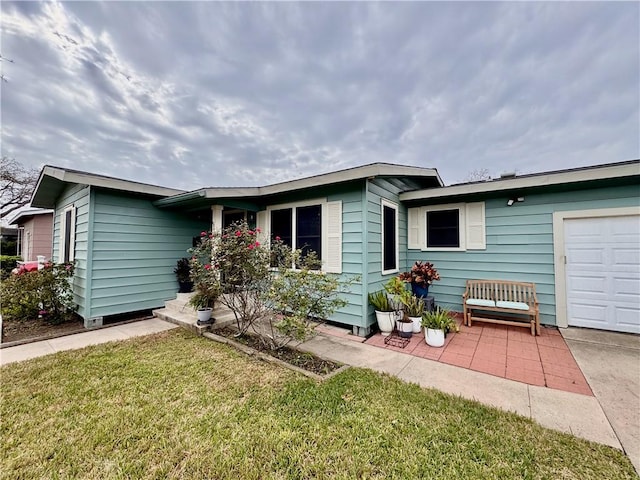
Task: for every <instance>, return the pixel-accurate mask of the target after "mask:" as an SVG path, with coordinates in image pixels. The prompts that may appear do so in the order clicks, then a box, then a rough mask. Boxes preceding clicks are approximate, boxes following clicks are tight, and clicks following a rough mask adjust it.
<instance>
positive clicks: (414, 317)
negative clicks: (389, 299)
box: [404, 295, 424, 333]
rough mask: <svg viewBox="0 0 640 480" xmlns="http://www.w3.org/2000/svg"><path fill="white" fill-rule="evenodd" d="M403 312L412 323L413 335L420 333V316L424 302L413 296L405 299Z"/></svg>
mask: <svg viewBox="0 0 640 480" xmlns="http://www.w3.org/2000/svg"><path fill="white" fill-rule="evenodd" d="M404 311H405V314H406V315H407V317H408V318H409V319H410V320H411V322H412V323H413V333H420V330H421V327H422V314H423V312H424V300H422V298H421V297H417V296H415V295H411V296H410V297H407V298H406V299H405V302H404Z"/></svg>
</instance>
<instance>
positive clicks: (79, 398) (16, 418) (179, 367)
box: [0, 330, 636, 479]
mask: <svg viewBox="0 0 640 480" xmlns="http://www.w3.org/2000/svg"><path fill="white" fill-rule="evenodd" d="M1 373H2V386H1V391H2V405H1V407H0V408H1V410H0V413H1V417H0V418H1V427H0V445H1V448H2V466H1V468H0V472H1V473H0V475H1V476H2V478H11V479H16V478H90V479H92V478H95V479H102V478H197V479H200V478H234V479H254V478H255V479H262V478H421V477H422V478H456V479H457V478H472V479H476V478H496V479H506V478H514V479H516V478H517V479H521V478H550V479H556V478H571V479H587V478H593V479H603V478H607V479H614V478H615V479H617V478H636V477H635V473H634V471H633V467H632V466H631V463H630V462H629V461H628V460H627V458H626V457H624V455H623V454H622V453H620V452H618V451H616V450H614V449H612V448H609V447H605V446H601V445H598V444H595V443H590V442H587V441H584V440H580V439H577V438H575V437H572V436H570V435H565V434H562V433H558V432H554V431H551V430H547V429H544V428H542V427H539V426H537V425H536V424H534V423H533V422H532V421H529V420H527V419H524V418H521V417H518V416H516V415H513V414H508V413H504V412H501V411H499V410H495V409H491V408H487V407H484V406H481V405H480V404H477V403H474V402H471V401H467V400H463V399H459V398H455V397H451V396H449V395H445V394H443V393H439V392H437V391H433V390H424V389H421V388H420V387H418V386H416V385H408V384H405V383H403V382H401V381H399V380H396V379H394V378H391V377H389V376H385V375H380V374H377V373H374V372H371V371H368V370H361V369H350V370H347V371H346V372H344V373H341V374H339V375H337V376H335V377H333V378H332V379H331V380H328V381H326V382H324V383H316V382H314V381H312V380H309V379H308V378H306V377H303V376H302V375H298V374H295V373H293V372H291V371H289V370H286V369H283V368H281V367H278V366H275V365H272V364H269V363H265V362H261V361H259V360H255V359H251V358H249V357H247V356H246V355H244V354H240V353H238V352H236V351H234V350H232V349H231V348H229V347H227V346H224V345H220V344H217V343H215V342H211V341H209V340H206V339H204V338H202V337H196V336H194V335H192V334H190V333H188V332H186V331H182V330H174V331H170V332H165V333H161V334H157V335H153V336H149V337H142V338H138V339H133V340H129V341H126V342H120V343H111V344H105V345H99V346H95V347H90V348H87V349H84V350H80V351H71V352H63V353H59V354H56V355H53V356H49V357H44V358H40V359H35V360H31V361H29V362H24V363H20V364H13V365H9V366H7V367H3V368H2V370H1Z"/></svg>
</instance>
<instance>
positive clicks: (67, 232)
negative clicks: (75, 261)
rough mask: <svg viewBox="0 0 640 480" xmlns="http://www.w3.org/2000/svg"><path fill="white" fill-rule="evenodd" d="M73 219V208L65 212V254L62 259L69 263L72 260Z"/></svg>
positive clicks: (63, 246)
mask: <svg viewBox="0 0 640 480" xmlns="http://www.w3.org/2000/svg"><path fill="white" fill-rule="evenodd" d="M72 219H73V211H72V210H71V209H69V210H67V211H65V212H64V237H63V242H64V243H63V245H62V248H63V255H62V261H63V262H64V263H68V262H69V261H70V260H71V258H72V257H71V248H72V245H71V230H72V228H73V226H72V225H71V221H72Z"/></svg>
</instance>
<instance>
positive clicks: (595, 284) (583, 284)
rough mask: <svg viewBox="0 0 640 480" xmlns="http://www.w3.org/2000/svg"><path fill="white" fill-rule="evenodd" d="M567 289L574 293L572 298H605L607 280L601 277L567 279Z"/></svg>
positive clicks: (573, 277)
mask: <svg viewBox="0 0 640 480" xmlns="http://www.w3.org/2000/svg"><path fill="white" fill-rule="evenodd" d="M568 283H569V288H570V289H571V291H572V292H573V293H574V298H594V297H599V296H601V298H602V299H605V298H606V295H605V293H604V292H605V290H606V284H607V279H606V278H605V276H604V275H601V276H580V275H572V276H571V277H569V282H568Z"/></svg>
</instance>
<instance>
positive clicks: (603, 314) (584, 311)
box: [570, 302, 607, 328]
mask: <svg viewBox="0 0 640 480" xmlns="http://www.w3.org/2000/svg"><path fill="white" fill-rule="evenodd" d="M570 306H571V310H572V312H573V315H574V317H575V318H576V319H579V320H582V321H583V322H590V323H598V324H602V325H605V324H606V323H607V306H606V305H604V304H601V305H597V304H596V303H595V302H594V303H579V302H572V303H571V304H570ZM600 328H602V327H600Z"/></svg>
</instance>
